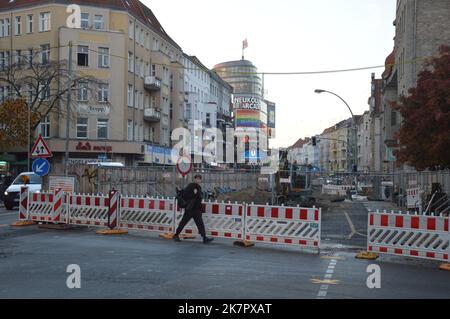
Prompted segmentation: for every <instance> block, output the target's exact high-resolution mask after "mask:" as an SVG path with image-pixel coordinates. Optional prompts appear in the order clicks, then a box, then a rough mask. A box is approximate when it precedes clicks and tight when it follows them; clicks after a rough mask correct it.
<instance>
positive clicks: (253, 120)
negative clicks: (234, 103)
mask: <svg viewBox="0 0 450 319" xmlns="http://www.w3.org/2000/svg"><path fill="white" fill-rule="evenodd" d="M236 127H254V128H260V127H261V120H260V112H259V111H256V110H236Z"/></svg>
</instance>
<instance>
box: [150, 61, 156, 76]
mask: <svg viewBox="0 0 450 319" xmlns="http://www.w3.org/2000/svg"><path fill="white" fill-rule="evenodd" d="M150 75H151V76H156V65H155V64H152V70H151V73H150Z"/></svg>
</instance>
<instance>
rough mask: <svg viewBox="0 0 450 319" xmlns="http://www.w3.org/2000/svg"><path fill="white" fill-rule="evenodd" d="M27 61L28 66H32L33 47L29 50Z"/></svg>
mask: <svg viewBox="0 0 450 319" xmlns="http://www.w3.org/2000/svg"><path fill="white" fill-rule="evenodd" d="M27 62H28V66H29V67H30V68H31V67H32V66H33V49H29V50H28V56H27Z"/></svg>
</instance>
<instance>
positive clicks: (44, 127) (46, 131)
mask: <svg viewBox="0 0 450 319" xmlns="http://www.w3.org/2000/svg"><path fill="white" fill-rule="evenodd" d="M38 132H39V134H40V135H42V137H43V138H49V137H50V116H49V115H47V116H45V117H44V118H43V119H42V121H41V122H40V123H39V127H38Z"/></svg>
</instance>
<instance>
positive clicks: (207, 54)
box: [141, 0, 396, 147]
mask: <svg viewBox="0 0 450 319" xmlns="http://www.w3.org/2000/svg"><path fill="white" fill-rule="evenodd" d="M141 1H142V0H141ZM143 2H144V3H145V4H146V5H147V6H148V7H150V8H151V9H152V10H153V12H154V14H155V15H156V17H157V18H158V20H159V21H160V22H161V24H162V25H163V27H164V29H165V30H166V32H167V33H168V34H169V35H170V36H171V37H172V38H173V39H174V40H175V41H176V42H177V43H178V44H179V45H180V46H181V47H182V48H183V51H184V52H185V53H187V54H189V55H196V56H197V57H198V58H199V59H200V60H201V61H202V62H203V64H205V65H206V66H207V67H209V68H212V67H213V66H214V65H215V64H217V63H220V62H225V61H231V60H237V59H240V58H241V49H242V41H243V40H244V39H245V38H247V39H248V44H249V47H248V49H247V50H246V52H245V58H246V59H248V60H250V61H252V62H253V63H254V64H255V65H256V66H257V67H258V71H259V72H297V71H299V72H303V71H321V70H335V69H346V68H357V67H365V66H377V65H383V64H384V61H385V59H386V57H387V56H388V55H389V54H390V53H391V51H392V49H393V45H394V41H393V37H394V31H395V29H394V26H393V24H392V22H393V21H394V19H395V5H396V1H395V0H277V1H274V0H226V1H225V0H220V1H219V0H190V1H185V0H172V1H167V0H143ZM372 72H375V73H376V76H377V77H379V76H380V75H381V73H382V72H383V69H375V70H366V71H357V72H351V73H337V74H328V75H270V76H269V75H266V77H265V80H266V81H265V88H266V90H268V96H267V97H268V99H269V100H271V101H273V102H275V103H276V104H277V119H276V125H277V129H276V134H277V138H276V139H275V140H273V142H272V143H271V146H273V147H287V146H290V145H292V144H293V143H295V142H296V141H297V140H298V139H299V138H300V137H305V136H312V135H315V134H320V133H321V132H322V131H323V130H324V129H326V128H327V127H330V126H331V125H333V124H335V123H337V122H339V121H341V120H344V119H346V118H349V117H350V112H349V111H348V109H347V108H346V106H345V105H344V104H343V103H342V102H341V101H340V100H339V99H337V98H336V97H333V96H332V95H328V94H321V95H318V94H315V93H314V89H316V88H321V89H326V90H329V91H333V92H335V93H337V94H339V95H341V96H342V97H343V98H344V99H345V100H346V101H347V102H348V103H349V104H350V107H351V108H352V109H353V112H354V113H355V114H362V113H363V112H364V111H365V110H368V108H369V106H368V104H367V101H368V98H369V96H370V77H371V73H372Z"/></svg>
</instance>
